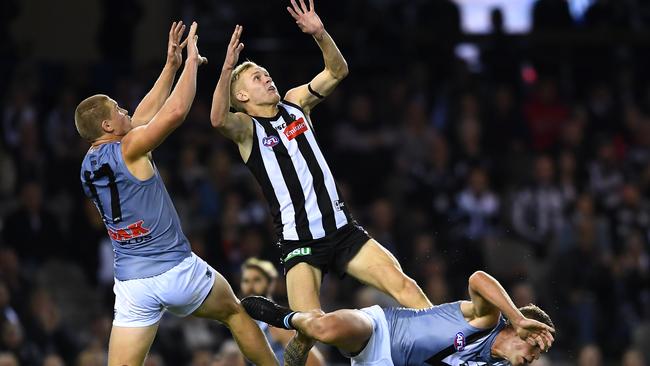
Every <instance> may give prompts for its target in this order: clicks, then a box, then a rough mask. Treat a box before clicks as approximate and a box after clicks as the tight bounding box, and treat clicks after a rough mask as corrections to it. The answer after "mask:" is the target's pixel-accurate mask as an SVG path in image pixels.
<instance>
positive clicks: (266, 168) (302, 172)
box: [246, 101, 352, 240]
mask: <svg viewBox="0 0 650 366" xmlns="http://www.w3.org/2000/svg"><path fill="white" fill-rule="evenodd" d="M278 109H279V111H278V114H277V115H276V116H274V117H272V118H263V117H255V116H251V118H252V119H253V148H252V151H251V154H250V157H249V158H248V161H247V162H246V165H247V166H248V168H249V169H250V170H251V172H252V173H253V175H254V176H255V178H256V179H257V181H258V182H259V184H260V185H261V187H262V191H263V192H264V196H266V199H267V201H268V202H269V206H270V208H271V215H272V216H273V222H274V224H275V228H276V232H277V234H278V236H279V238H280V239H282V240H309V239H319V238H322V237H324V236H325V235H327V234H330V233H332V232H334V231H336V230H337V229H338V228H340V227H342V226H344V225H345V224H347V223H348V222H351V221H352V219H351V217H350V214H349V211H348V208H347V207H346V205H345V202H344V201H343V197H341V194H340V192H339V190H338V188H337V186H336V182H334V177H333V176H332V172H331V171H330V168H329V166H328V165H327V162H326V161H325V158H324V157H323V154H322V153H321V151H320V148H319V147H318V143H317V142H316V136H315V135H314V132H313V128H312V125H311V123H310V121H309V120H308V119H307V117H306V116H305V114H304V112H303V111H302V109H301V108H300V107H298V106H297V105H295V104H292V103H289V102H286V101H281V102H280V103H279V104H278Z"/></svg>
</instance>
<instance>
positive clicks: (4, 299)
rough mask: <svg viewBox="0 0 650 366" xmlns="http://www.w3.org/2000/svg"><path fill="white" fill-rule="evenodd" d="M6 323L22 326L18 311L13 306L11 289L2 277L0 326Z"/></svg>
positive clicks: (0, 278)
mask: <svg viewBox="0 0 650 366" xmlns="http://www.w3.org/2000/svg"><path fill="white" fill-rule="evenodd" d="M5 322H7V323H12V324H17V325H20V318H19V317H18V313H17V312H16V310H14V308H13V307H12V306H11V293H10V292H9V288H8V287H7V284H6V283H5V282H4V281H3V280H2V277H0V324H2V323H5Z"/></svg>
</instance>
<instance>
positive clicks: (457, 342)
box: [454, 332, 465, 351]
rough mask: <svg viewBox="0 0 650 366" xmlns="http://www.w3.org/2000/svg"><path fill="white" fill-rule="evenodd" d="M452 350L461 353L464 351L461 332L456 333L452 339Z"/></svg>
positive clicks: (463, 338) (463, 340) (463, 339)
mask: <svg viewBox="0 0 650 366" xmlns="http://www.w3.org/2000/svg"><path fill="white" fill-rule="evenodd" d="M454 348H455V349H456V351H462V350H464V349H465V335H464V334H463V332H458V333H456V337H455V338H454Z"/></svg>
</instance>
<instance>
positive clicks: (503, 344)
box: [490, 329, 508, 359]
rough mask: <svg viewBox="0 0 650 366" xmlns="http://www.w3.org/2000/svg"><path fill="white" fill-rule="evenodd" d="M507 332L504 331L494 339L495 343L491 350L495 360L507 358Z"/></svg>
mask: <svg viewBox="0 0 650 366" xmlns="http://www.w3.org/2000/svg"><path fill="white" fill-rule="evenodd" d="M506 333H507V331H506V330H505V329H504V330H502V331H500V332H499V334H497V336H496V337H495V339H494V343H492V348H491V349H490V355H491V356H492V357H494V358H503V359H505V358H506V352H507V343H508V342H507V339H508V335H507V334H506Z"/></svg>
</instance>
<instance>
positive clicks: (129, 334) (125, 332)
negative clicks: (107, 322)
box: [108, 323, 158, 366]
mask: <svg viewBox="0 0 650 366" xmlns="http://www.w3.org/2000/svg"><path fill="white" fill-rule="evenodd" d="M157 330H158V323H156V324H153V325H149V326H146V327H118V326H113V328H112V329H111V337H110V340H109V342H108V366H123V365H128V366H140V365H142V364H143V363H144V359H145V357H146V356H147V353H148V352H149V348H151V343H153V340H154V338H155V337H156V331H157Z"/></svg>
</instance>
